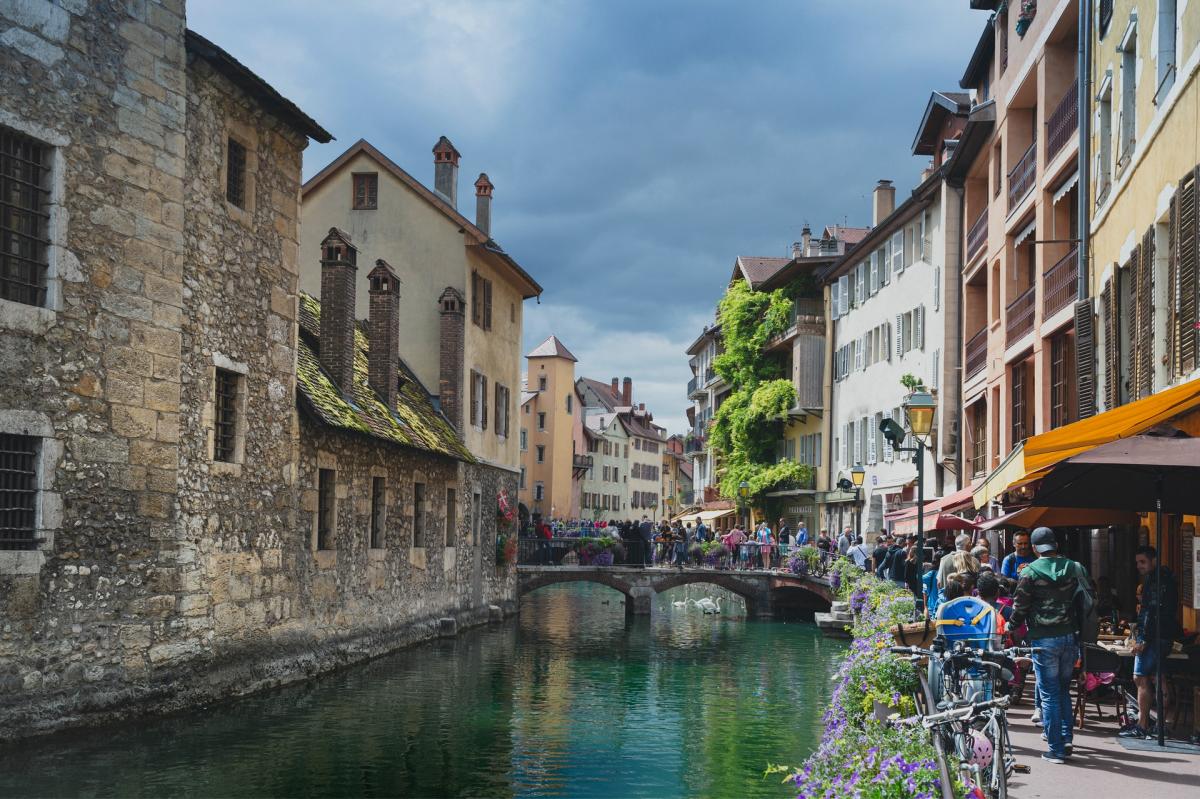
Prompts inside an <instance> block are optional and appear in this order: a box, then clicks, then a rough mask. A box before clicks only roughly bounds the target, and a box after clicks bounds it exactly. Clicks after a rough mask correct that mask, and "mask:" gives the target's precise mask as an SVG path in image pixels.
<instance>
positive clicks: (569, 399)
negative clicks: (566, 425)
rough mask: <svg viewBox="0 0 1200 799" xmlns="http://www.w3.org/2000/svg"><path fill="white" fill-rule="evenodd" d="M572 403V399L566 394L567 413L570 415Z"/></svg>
mask: <svg viewBox="0 0 1200 799" xmlns="http://www.w3.org/2000/svg"><path fill="white" fill-rule="evenodd" d="M573 401H574V397H572V396H571V395H570V394H568V395H567V413H571V408H572V403H573Z"/></svg>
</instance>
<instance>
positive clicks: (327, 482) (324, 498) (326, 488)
mask: <svg viewBox="0 0 1200 799" xmlns="http://www.w3.org/2000/svg"><path fill="white" fill-rule="evenodd" d="M336 490H337V472H335V471H334V470H333V469H320V470H318V472H317V549H333V521H334V504H335V503H336V502H337V495H336V493H335V492H336Z"/></svg>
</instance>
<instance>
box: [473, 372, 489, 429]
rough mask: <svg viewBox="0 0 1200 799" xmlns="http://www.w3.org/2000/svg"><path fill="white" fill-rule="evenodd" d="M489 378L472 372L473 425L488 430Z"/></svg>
mask: <svg viewBox="0 0 1200 799" xmlns="http://www.w3.org/2000/svg"><path fill="white" fill-rule="evenodd" d="M487 395H488V394H487V378H486V377H484V376H483V375H482V374H480V373H479V372H476V371H475V370H474V369H472V370H471V424H473V425H475V426H476V427H478V428H480V429H482V430H487V420H488V401H487Z"/></svg>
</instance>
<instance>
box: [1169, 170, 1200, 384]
mask: <svg viewBox="0 0 1200 799" xmlns="http://www.w3.org/2000/svg"><path fill="white" fill-rule="evenodd" d="M1198 178H1200V168H1198V169H1197V171H1196V172H1192V173H1189V174H1188V175H1186V176H1184V178H1183V180H1182V181H1180V183H1179V193H1178V204H1179V210H1178V224H1177V225H1176V233H1175V235H1176V237H1177V241H1178V245H1179V256H1178V260H1179V278H1178V280H1179V285H1178V287H1177V289H1176V290H1177V291H1178V295H1179V299H1178V312H1177V314H1176V329H1177V331H1178V332H1177V335H1178V345H1177V347H1178V357H1177V359H1176V364H1177V368H1178V370H1179V373H1180V374H1188V373H1189V372H1191V371H1192V370H1193V369H1195V368H1196V350H1197V330H1196V317H1197V314H1196V309H1197V296H1196V295H1197V288H1198V286H1197V282H1198V280H1197V272H1198V271H1200V251H1198V249H1200V236H1198V231H1197V217H1198V216H1200V214H1198V213H1197V211H1198V210H1200V209H1198V208H1197V202H1198V200H1200V198H1198V197H1197V192H1196V185H1197V179H1198Z"/></svg>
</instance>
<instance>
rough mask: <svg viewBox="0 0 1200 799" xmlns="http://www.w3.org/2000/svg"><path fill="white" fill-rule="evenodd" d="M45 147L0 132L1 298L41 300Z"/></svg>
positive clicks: (43, 292)
mask: <svg viewBox="0 0 1200 799" xmlns="http://www.w3.org/2000/svg"><path fill="white" fill-rule="evenodd" d="M49 161H50V149H49V148H48V147H46V146H45V145H42V144H40V143H39V142H37V141H34V140H33V139H31V138H29V137H28V136H22V135H21V134H19V133H15V132H13V131H10V130H6V129H4V128H0V298H2V299H6V300H11V301H13V302H20V303H24V304H26V305H43V304H45V301H46V269H47V267H48V265H49V262H48V259H47V254H46V245H47V243H48V242H47V240H46V229H47V223H48V222H49V219H50V213H49V204H50V192H49V190H48V189H47V188H46V184H47V182H48V181H47V173H48V172H49V169H50V164H49Z"/></svg>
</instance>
